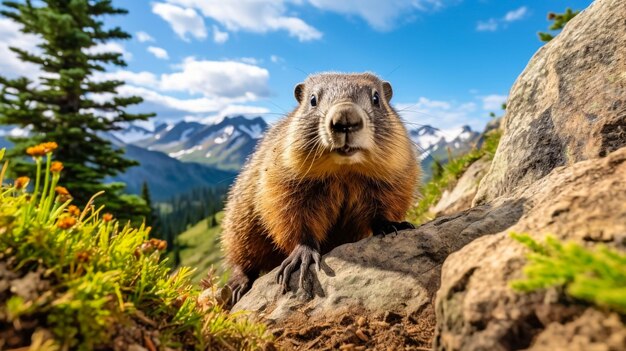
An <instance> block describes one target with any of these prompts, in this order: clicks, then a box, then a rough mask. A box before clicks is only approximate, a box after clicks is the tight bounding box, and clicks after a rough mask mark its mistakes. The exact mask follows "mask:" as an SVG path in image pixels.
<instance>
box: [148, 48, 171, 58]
mask: <svg viewBox="0 0 626 351" xmlns="http://www.w3.org/2000/svg"><path fill="white" fill-rule="evenodd" d="M147 50H148V52H150V53H151V54H152V55H154V56H155V57H156V58H158V59H161V60H169V59H170V56H169V55H168V54H167V51H166V50H165V49H163V48H159V47H156V46H149V47H148V49H147Z"/></svg>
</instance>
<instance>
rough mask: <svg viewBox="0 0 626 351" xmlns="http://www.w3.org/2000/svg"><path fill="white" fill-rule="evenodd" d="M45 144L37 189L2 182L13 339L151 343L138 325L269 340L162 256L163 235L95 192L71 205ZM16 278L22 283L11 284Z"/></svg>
mask: <svg viewBox="0 0 626 351" xmlns="http://www.w3.org/2000/svg"><path fill="white" fill-rule="evenodd" d="M42 145H47V146H44V147H41V148H40V149H32V150H29V154H30V155H31V156H33V158H34V160H35V163H36V166H37V167H36V168H37V174H36V176H35V178H34V181H33V183H34V187H33V188H32V189H33V190H32V192H29V191H27V188H28V183H29V179H28V178H26V177H20V178H18V179H16V180H15V181H14V182H13V183H14V184H13V185H11V186H2V188H1V190H0V301H1V302H0V333H1V332H4V333H6V332H8V333H9V334H10V333H11V332H13V334H14V335H16V336H17V340H18V341H17V345H8V346H12V347H22V346H27V345H28V344H31V349H32V348H33V347H35V349H38V348H40V347H44V346H42V345H48V346H46V348H48V349H50V350H53V349H55V348H61V349H78V350H91V349H95V348H112V346H113V345H112V343H113V340H114V338H116V337H117V338H118V339H119V338H120V337H121V338H122V341H123V342H127V344H130V343H139V344H144V342H145V343H149V342H150V341H145V340H141V339H140V340H136V338H133V337H130V336H124V330H126V329H132V328H136V329H137V328H138V329H140V330H142V331H144V332H146V333H148V334H143V335H144V338H145V337H146V336H145V335H148V336H149V337H150V338H153V339H154V340H153V341H154V342H156V343H158V344H161V345H163V346H169V347H174V348H184V349H194V348H195V349H199V350H204V349H206V348H207V347H212V348H213V349H215V348H217V349H237V350H242V349H243V350H251V349H258V348H261V347H262V346H263V345H264V344H265V343H266V342H267V341H268V336H267V333H266V332H265V329H264V327H263V326H261V325H256V324H251V323H249V322H246V321H243V319H236V318H235V317H233V316H231V315H229V314H228V313H227V312H225V311H223V310H222V309H221V307H220V306H221V305H220V303H219V301H218V299H217V298H216V297H212V296H213V295H203V296H200V292H199V291H198V289H197V288H196V287H195V286H193V285H192V284H191V283H190V280H189V277H190V276H191V274H192V272H193V271H192V270H191V269H189V268H186V267H182V268H179V269H178V270H177V271H176V272H175V273H174V274H171V272H170V271H171V267H170V265H169V263H168V261H167V259H161V257H160V256H161V253H162V252H163V250H164V249H165V247H166V244H165V242H164V241H161V240H157V239H150V238H149V232H150V228H149V227H146V226H144V225H141V226H139V227H138V228H133V227H131V226H130V224H126V225H124V224H122V223H119V222H118V221H117V220H116V219H114V218H113V217H112V215H111V214H109V213H104V209H103V207H99V208H96V207H94V206H93V200H94V199H93V198H92V200H91V201H90V202H89V204H88V205H87V206H86V207H85V208H84V209H79V208H77V207H76V206H72V205H71V196H70V195H69V192H68V190H67V189H65V188H63V187H60V186H58V182H59V179H60V174H61V172H62V168H63V166H62V164H61V163H58V162H52V160H51V154H52V151H53V150H54V148H55V147H56V144H54V143H46V144H42ZM40 146H41V145H40ZM38 147H39V146H38ZM0 160H1V157H0ZM44 160H45V161H44ZM7 165H8V162H5V164H4V167H3V169H2V174H1V175H0V184H1V183H2V180H3V179H2V178H3V177H4V174H5V172H6V170H7ZM96 196H97V195H96ZM94 198H95V196H94ZM3 271H6V272H10V274H9V273H6V272H5V274H4V276H3ZM11 276H12V278H11V279H9V278H8V277H11ZM3 279H4V281H3ZM16 279H20V280H21V282H22V284H21V285H20V286H22V288H21V289H15V288H13V289H8V288H6V286H7V284H8V285H9V286H10V285H11V284H12V283H13V284H15V282H16ZM3 282H4V283H5V284H1V283H3ZM23 282H27V283H29V284H30V285H28V284H26V285H25V284H23ZM3 285H4V286H5V288H3ZM24 286H26V287H24ZM214 295H217V294H214ZM19 326H22V327H19ZM7 330H8V331H7ZM42 330H45V331H46V332H47V334H46V333H42ZM5 335H6V334H5ZM42 335H50V337H48V338H47V339H46V338H45V337H43V336H42ZM20 337H21V339H22V340H21V341H20ZM0 339H2V334H0ZM37 345H39V346H37ZM6 346H7V345H5V347H6ZM127 346H128V345H127ZM0 348H3V345H2V342H0Z"/></svg>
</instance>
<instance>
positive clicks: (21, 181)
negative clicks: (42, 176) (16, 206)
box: [15, 177, 30, 189]
mask: <svg viewBox="0 0 626 351" xmlns="http://www.w3.org/2000/svg"><path fill="white" fill-rule="evenodd" d="M28 182H30V178H28V177H19V178H17V179H16V180H15V189H24V188H26V187H27V186H28Z"/></svg>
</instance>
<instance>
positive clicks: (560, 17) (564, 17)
mask: <svg viewBox="0 0 626 351" xmlns="http://www.w3.org/2000/svg"><path fill="white" fill-rule="evenodd" d="M579 13H580V11H573V10H572V9H571V8H569V7H568V8H567V9H566V10H565V12H563V13H554V12H550V13H549V14H548V20H549V21H553V23H552V25H551V26H550V27H549V28H548V29H549V30H551V31H560V30H561V29H563V27H565V24H567V22H569V21H570V20H571V19H572V18H574V17H576V15H578V14H579ZM537 34H538V35H539V40H541V41H543V42H544V43H547V42H549V41H550V40H552V39H554V35H555V34H553V33H546V32H539V33H537Z"/></svg>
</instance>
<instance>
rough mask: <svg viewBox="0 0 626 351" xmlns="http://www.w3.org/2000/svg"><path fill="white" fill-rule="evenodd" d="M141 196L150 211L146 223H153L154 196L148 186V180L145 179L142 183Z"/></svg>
mask: <svg viewBox="0 0 626 351" xmlns="http://www.w3.org/2000/svg"><path fill="white" fill-rule="evenodd" d="M141 198H142V199H143V201H145V202H146V206H148V209H149V213H148V215H147V216H146V224H148V225H153V224H154V209H153V208H152V197H151V196H150V189H149V188H148V182H146V181H144V182H143V184H142V185H141Z"/></svg>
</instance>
